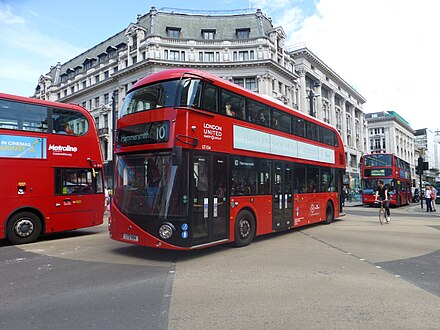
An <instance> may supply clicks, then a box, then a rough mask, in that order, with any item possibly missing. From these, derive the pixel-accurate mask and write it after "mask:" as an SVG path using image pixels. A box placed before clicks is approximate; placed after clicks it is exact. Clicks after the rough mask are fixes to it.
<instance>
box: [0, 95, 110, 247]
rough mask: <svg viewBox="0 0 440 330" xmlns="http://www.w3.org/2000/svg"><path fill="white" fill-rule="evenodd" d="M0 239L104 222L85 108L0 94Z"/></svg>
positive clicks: (95, 149)
mask: <svg viewBox="0 0 440 330" xmlns="http://www.w3.org/2000/svg"><path fill="white" fill-rule="evenodd" d="M0 173H1V176H2V178H1V180H0V182H1V184H0V187H1V189H0V205H1V206H0V239H2V238H7V239H8V240H9V241H11V242H12V243H13V244H21V243H29V242H32V241H35V240H36V239H37V238H38V237H39V236H40V234H46V233H55V232H60V231H66V230H72V229H78V228H84V227H90V226H96V225H99V224H102V223H103V215H104V192H103V191H104V189H103V188H104V187H103V176H102V156H101V151H100V147H99V142H98V135H97V132H96V128H95V125H94V122H93V120H92V117H91V116H90V114H89V113H88V112H87V111H86V110H85V109H83V108H81V107H80V106H77V105H73V104H61V103H54V102H47V101H42V100H37V99H31V98H25V97H20V96H13V95H8V94H0Z"/></svg>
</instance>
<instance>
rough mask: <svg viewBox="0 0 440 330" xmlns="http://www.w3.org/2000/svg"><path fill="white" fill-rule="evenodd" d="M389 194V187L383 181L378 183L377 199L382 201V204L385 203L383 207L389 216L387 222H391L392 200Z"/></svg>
mask: <svg viewBox="0 0 440 330" xmlns="http://www.w3.org/2000/svg"><path fill="white" fill-rule="evenodd" d="M389 197H390V196H389V194H388V187H387V186H385V185H384V184H383V181H382V180H379V181H377V189H376V199H375V201H377V200H380V202H381V203H383V207H384V209H385V212H386V215H387V222H390V220H391V219H390V215H391V212H390V200H389Z"/></svg>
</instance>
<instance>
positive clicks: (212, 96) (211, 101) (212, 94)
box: [201, 85, 217, 112]
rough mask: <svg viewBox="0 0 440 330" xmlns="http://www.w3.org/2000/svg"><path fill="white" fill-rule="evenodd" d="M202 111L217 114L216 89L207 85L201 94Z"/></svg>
mask: <svg viewBox="0 0 440 330" xmlns="http://www.w3.org/2000/svg"><path fill="white" fill-rule="evenodd" d="M201 108H202V109H204V110H208V111H212V112H217V88H216V87H215V86H212V85H207V86H206V87H205V91H204V93H203V98H202V106H201Z"/></svg>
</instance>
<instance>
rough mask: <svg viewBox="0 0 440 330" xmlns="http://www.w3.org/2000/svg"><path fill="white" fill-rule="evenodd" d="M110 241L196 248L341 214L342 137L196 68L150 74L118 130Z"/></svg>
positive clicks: (132, 95)
mask: <svg viewBox="0 0 440 330" xmlns="http://www.w3.org/2000/svg"><path fill="white" fill-rule="evenodd" d="M116 155H117V163H116V169H115V172H116V179H115V181H116V187H115V193H114V197H113V200H112V209H111V218H110V223H109V230H110V237H111V238H113V239H115V240H118V241H122V242H127V243H133V244H138V245H143V246H149V247H159V248H166V249H197V248H202V247H206V246H211V245H215V244H221V243H226V242H234V243H235V245H237V246H244V245H247V244H249V243H250V242H251V241H252V240H253V238H254V236H256V235H263V234H266V233H271V232H275V231H280V230H287V229H291V228H295V227H300V226H303V225H307V224H311V223H316V222H321V221H322V222H326V223H330V222H332V220H333V219H334V218H335V217H339V216H340V215H341V214H342V208H341V203H340V192H341V185H342V175H343V173H344V170H345V153H344V146H343V144H342V141H341V138H340V136H339V134H338V133H337V131H336V130H335V129H334V128H333V127H331V126H330V125H327V124H325V123H323V122H321V121H318V120H316V119H315V118H312V117H309V116H307V115H304V114H303V113H300V112H298V111H295V110H292V109H291V108H288V107H285V106H283V105H281V104H279V103H278V102H276V101H271V100H268V98H265V97H262V96H261V95H258V94H256V93H254V92H252V91H249V90H247V89H244V88H242V87H240V86H238V85H235V84H233V83H231V82H228V81H226V80H223V79H220V78H218V77H216V76H214V75H211V74H208V73H206V72H202V71H196V70H192V69H174V70H165V71H162V72H158V73H155V74H152V75H150V76H147V77H146V78H144V79H142V80H140V81H139V82H137V83H136V84H135V85H134V86H133V87H132V89H131V90H130V91H129V92H128V94H127V96H126V98H125V101H124V104H123V105H122V108H121V110H120V111H119V118H118V122H117V134H116Z"/></svg>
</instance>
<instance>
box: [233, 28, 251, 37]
mask: <svg viewBox="0 0 440 330" xmlns="http://www.w3.org/2000/svg"><path fill="white" fill-rule="evenodd" d="M250 32H251V29H250V28H245V29H236V30H235V33H236V35H237V39H249V34H250Z"/></svg>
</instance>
